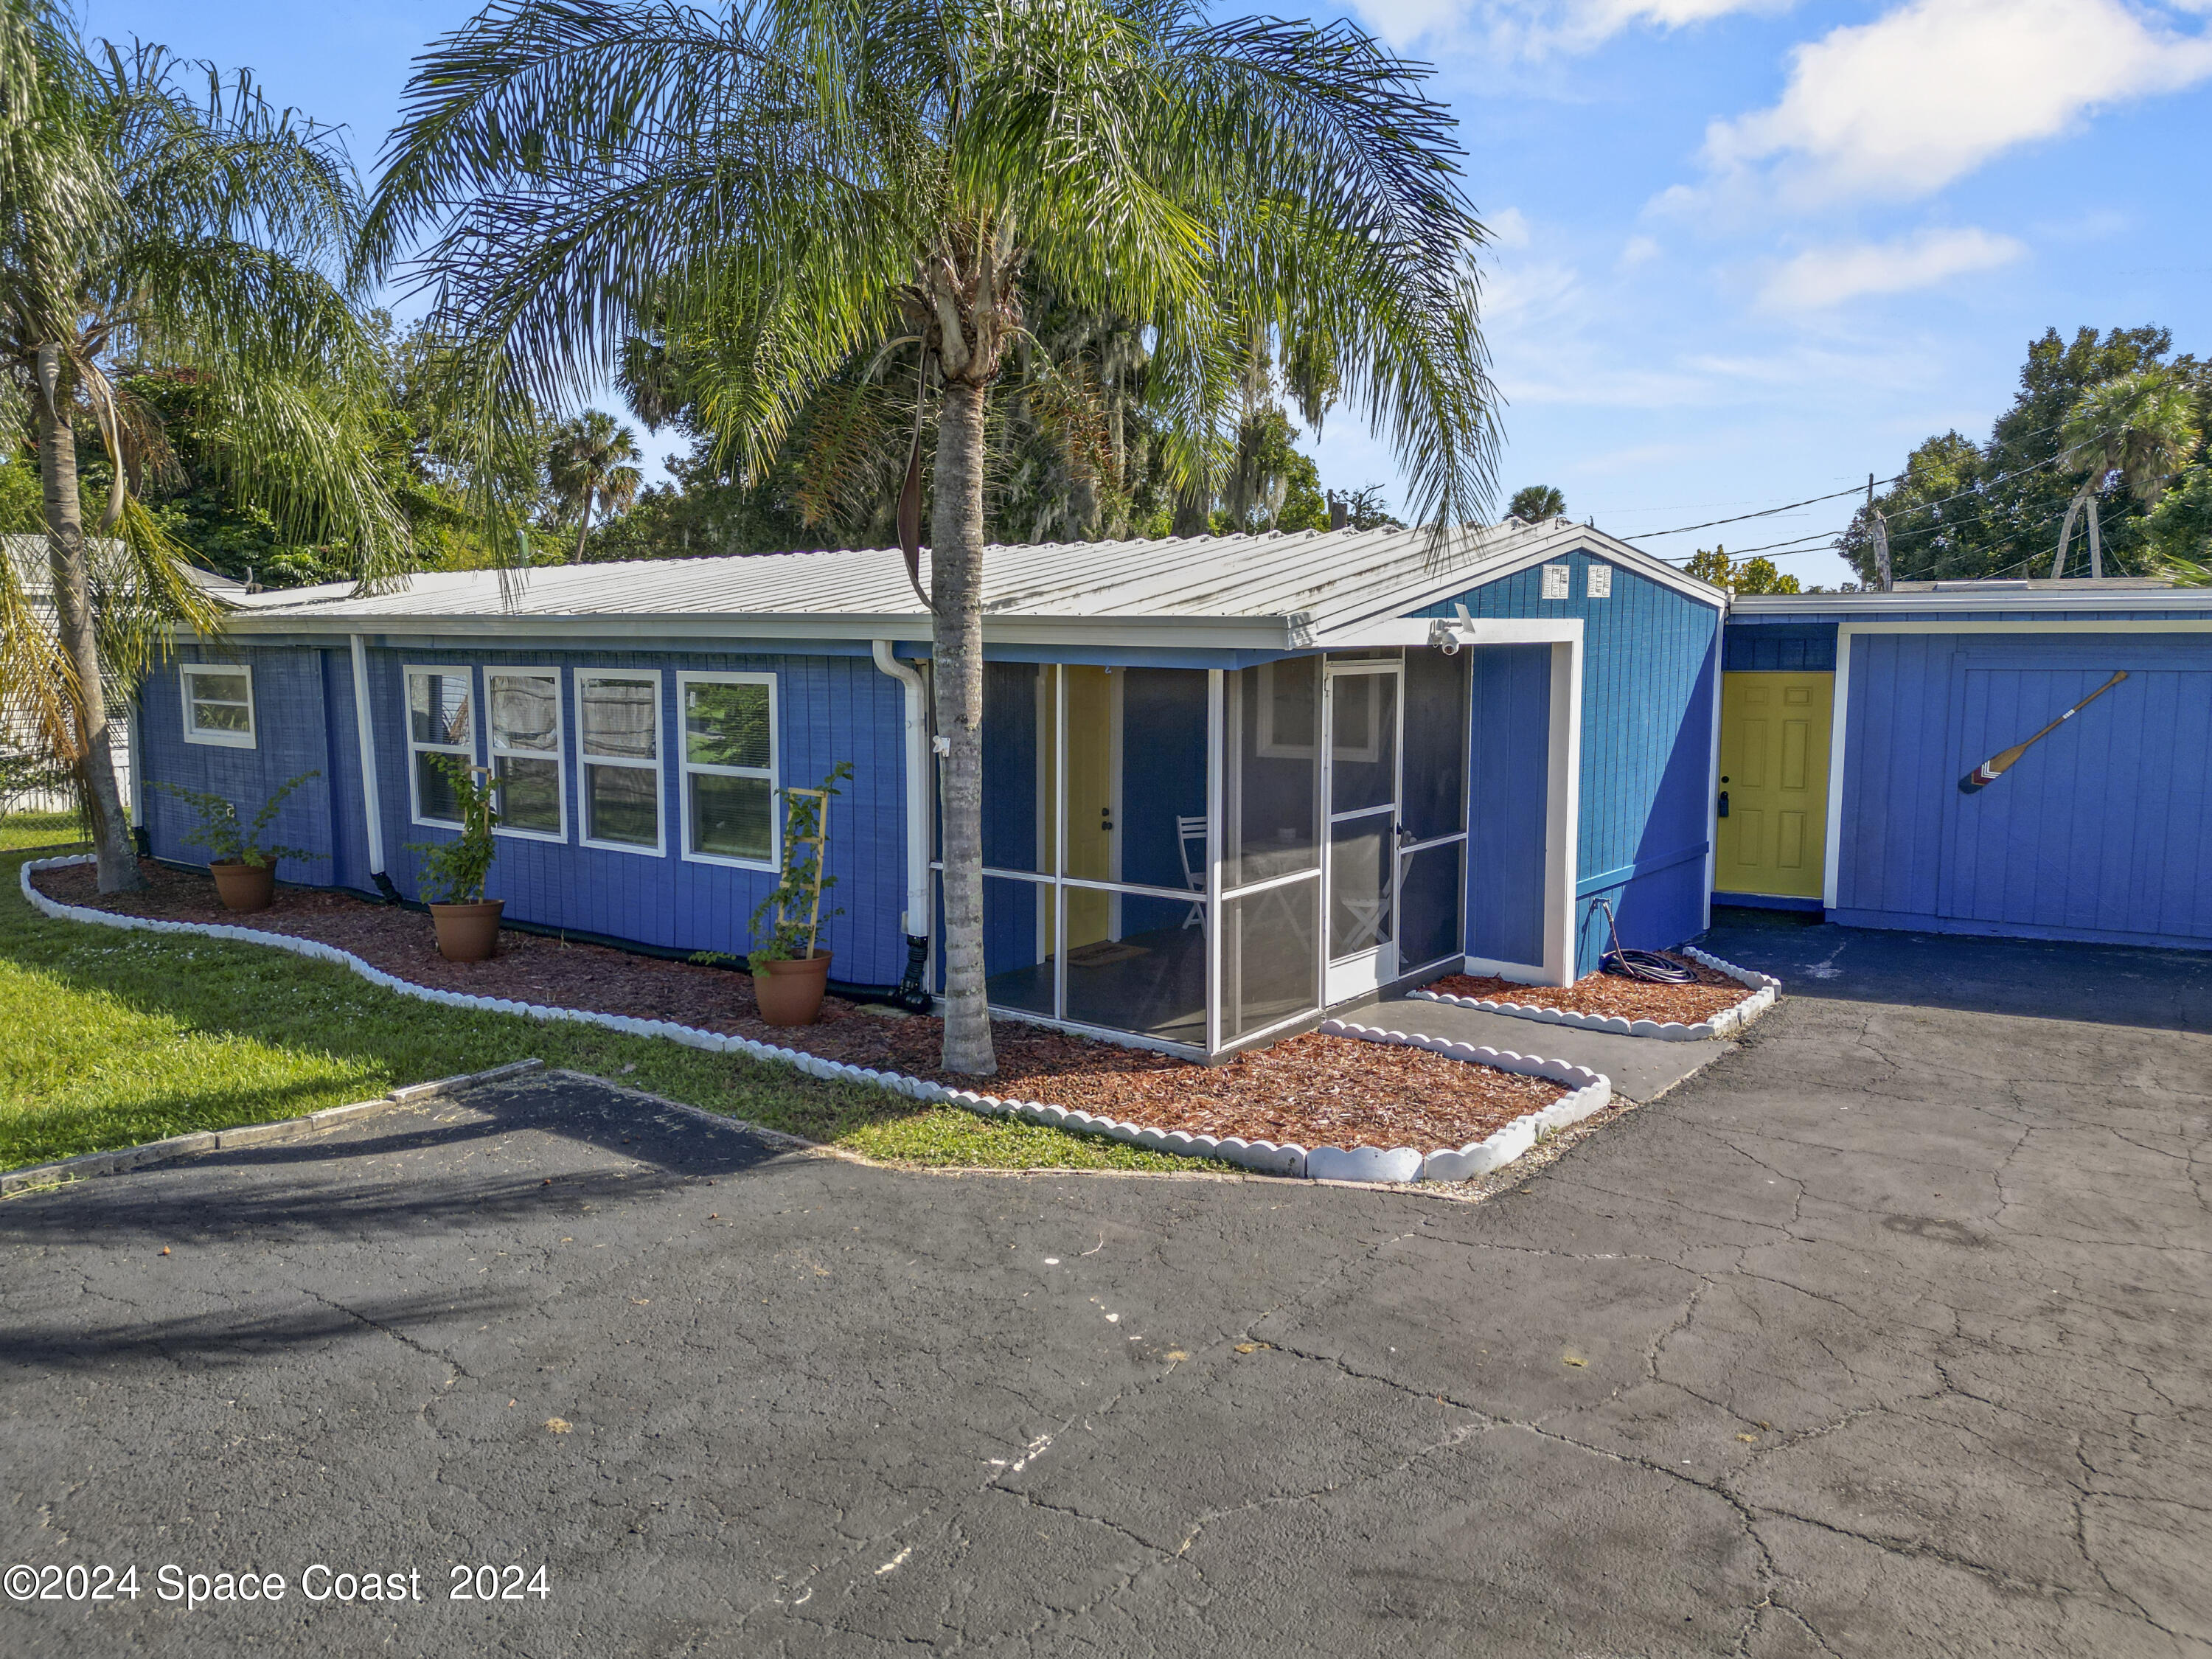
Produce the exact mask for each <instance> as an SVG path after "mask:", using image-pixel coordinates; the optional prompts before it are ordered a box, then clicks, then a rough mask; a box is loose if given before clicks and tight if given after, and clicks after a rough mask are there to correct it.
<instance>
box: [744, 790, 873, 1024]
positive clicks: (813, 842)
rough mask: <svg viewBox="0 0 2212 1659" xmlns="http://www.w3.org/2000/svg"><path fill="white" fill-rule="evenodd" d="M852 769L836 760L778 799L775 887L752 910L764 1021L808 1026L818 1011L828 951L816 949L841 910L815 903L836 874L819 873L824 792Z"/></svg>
mask: <svg viewBox="0 0 2212 1659" xmlns="http://www.w3.org/2000/svg"><path fill="white" fill-rule="evenodd" d="M852 775H853V766H852V763H851V762H849V761H841V762H840V763H838V764H837V766H836V769H834V770H833V771H832V772H831V773H830V774H829V776H828V777H826V778H824V779H823V780H822V787H820V788H819V789H786V790H784V791H783V792H782V793H783V799H784V825H783V865H782V869H781V872H779V878H778V879H777V882H776V884H775V889H774V890H772V891H771V892H770V893H769V896H767V897H766V898H764V899H763V900H762V901H761V903H760V908H758V909H757V910H755V911H754V912H753V920H752V933H753V948H752V950H751V951H750V964H749V965H750V967H751V969H752V974H753V1000H754V1001H755V1002H756V1003H757V1004H758V1005H759V1006H760V1015H761V1018H763V1019H764V1020H766V1021H767V1022H768V1023H769V1024H771V1025H811V1024H814V1022H815V1019H816V1018H817V1017H818V1016H819V1015H820V1014H821V1012H822V995H823V991H824V990H826V989H827V988H828V987H829V951H817V950H816V949H815V948H814V947H815V941H816V939H817V936H818V935H819V934H820V933H821V931H822V924H823V922H825V921H829V918H830V917H831V916H837V915H843V914H844V912H843V911H842V910H831V911H829V912H828V913H827V914H826V915H825V914H824V913H823V908H822V894H823V890H824V889H826V888H830V887H835V886H836V884H837V878H836V877H835V876H832V875H828V874H825V873H824V872H823V864H824V862H825V860H826V859H827V857H828V854H829V797H830V796H832V795H834V794H836V793H839V792H838V789H837V781H838V780H839V779H841V778H849V777H851V776H852Z"/></svg>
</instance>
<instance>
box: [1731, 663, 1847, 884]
mask: <svg viewBox="0 0 2212 1659" xmlns="http://www.w3.org/2000/svg"><path fill="white" fill-rule="evenodd" d="M1835 690H1836V677H1835V676H1834V675H1833V674H1760V673H1752V674H1723V675H1722V676H1721V778H1720V789H1721V797H1722V799H1723V801H1724V802H1725V804H1726V809H1725V810H1726V815H1725V816H1724V817H1722V818H1721V820H1720V839H1719V844H1718V846H1717V849H1716V851H1715V854H1714V859H1713V888H1714V890H1715V891H1717V892H1723V893H1765V894H1771V895H1773V896H1777V897H1784V898H1810V899H1817V898H1819V897H1820V893H1821V871H1822V866H1823V860H1824V859H1825V858H1826V853H1827V837H1828V721H1829V716H1830V713H1831V711H1832V708H1833V706H1834V702H1835Z"/></svg>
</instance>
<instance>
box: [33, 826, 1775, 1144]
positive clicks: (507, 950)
mask: <svg viewBox="0 0 2212 1659" xmlns="http://www.w3.org/2000/svg"><path fill="white" fill-rule="evenodd" d="M143 868H144V871H145V874H146V878H147V880H148V882H149V884H150V885H149V887H148V889H147V890H145V891H143V892H139V893H129V894H114V895H110V896H105V897H103V896H100V893H99V892H98V891H97V890H95V888H94V876H93V870H92V866H89V865H76V866H70V867H68V868H65V869H59V870H46V871H41V872H38V873H37V874H36V875H34V876H33V881H34V882H35V884H37V886H38V888H39V890H40V891H41V892H43V893H45V894H46V896H48V897H50V898H53V899H58V900H59V901H61V902H64V903H66V904H77V905H85V906H89V907H92V908H98V909H103V910H112V911H116V912H118V913H120V914H123V915H137V916H149V917H156V918H160V919H161V920H164V921H194V922H226V923H230V924H233V925H234V926H238V927H252V928H256V929H259V930H261V931H264V932H267V933H289V934H292V935H295V936H296V937H299V938H302V939H317V940H319V941H321V942H322V943H324V944H325V945H337V947H338V948H339V949H341V950H344V951H351V952H352V953H353V954H354V955H356V956H357V957H361V958H362V960H363V961H365V962H368V963H370V964H371V965H372V966H374V967H377V968H380V969H383V970H384V971H385V972H386V973H387V974H392V975H397V976H398V977H399V978H402V979H405V980H409V981H412V982H414V983H415V984H417V985H425V986H429V987H433V988H435V989H437V990H445V991H461V992H466V993H468V994H471V995H475V996H490V997H507V998H511V999H513V1000H517V1001H521V1002H534V1003H538V1004H541V1005H545V1006H556V1007H565V1008H589V1009H594V1010H597V1011H599V1012H605V1013H614V1014H628V1015H630V1016H632V1017H634V1018H642V1019H665V1020H672V1021H675V1022H677V1023H678V1024H684V1025H692V1026H697V1027H700V1028H702V1029H703V1030H710V1031H716V1032H721V1033H725V1034H729V1035H734V1036H745V1037H750V1038H752V1039H753V1040H754V1041H755V1042H771V1043H775V1044H777V1045H779V1046H781V1047H783V1048H798V1049H802V1050H804V1051H805V1052H806V1053H808V1054H816V1055H818V1056H820V1057H821V1058H822V1059H824V1060H842V1061H843V1062H844V1063H845V1064H847V1065H848V1066H868V1067H872V1068H873V1069H874V1070H877V1071H892V1072H903V1073H907V1074H908V1075H909V1076H914V1077H921V1078H927V1079H930V1080H931V1081H933V1082H935V1083H940V1084H944V1085H946V1086H948V1087H951V1088H963V1089H972V1090H974V1091H975V1092H977V1093H979V1094H989V1095H996V1096H998V1097H1001V1098H1003V1099H1017V1100H1033V1101H1038V1102H1042V1103H1046V1104H1050V1105H1055V1106H1063V1107H1066V1108H1069V1109H1079V1110H1082V1111H1086V1112H1091V1113H1096V1114H1102V1115H1106V1116H1109V1117H1115V1118H1120V1119H1122V1120H1124V1121H1128V1122H1132V1123H1137V1124H1142V1125H1145V1126H1147V1127H1154V1128H1160V1129H1181V1130H1183V1131H1185V1132H1187V1133H1190V1134H1194V1135H1196V1134H1206V1135H1214V1136H1226V1135H1241V1136H1243V1138H1244V1139H1247V1140H1272V1141H1274V1142H1277V1143H1278V1144H1285V1143H1289V1142H1296V1143H1297V1145H1299V1146H1306V1147H1313V1146H1347V1147H1348V1146H1363V1145H1364V1146H1385V1147H1388V1146H1413V1147H1415V1148H1418V1149H1419V1150H1420V1151H1423V1152H1434V1151H1437V1150H1439V1149H1442V1148H1455V1147H1459V1146H1466V1145H1468V1143H1469V1142H1471V1141H1476V1140H1480V1139H1485V1138H1486V1136H1488V1135H1491V1134H1492V1133H1495V1132H1496V1131H1498V1130H1499V1129H1502V1128H1504V1127H1505V1126H1506V1125H1507V1124H1509V1123H1510V1122H1512V1121H1514V1120H1515V1119H1516V1118H1519V1117H1524V1116H1526V1115H1528V1114H1529V1113H1531V1112H1535V1111H1541V1110H1542V1109H1544V1108H1545V1107H1547V1106H1548V1105H1550V1104H1551V1103H1553V1101H1555V1100H1558V1099H1559V1098H1560V1097H1563V1096H1564V1095H1565V1094H1566V1092H1567V1091H1566V1090H1565V1089H1564V1088H1562V1087H1560V1086H1559V1085H1558V1084H1556V1083H1552V1082H1548V1081H1547V1080H1546V1079H1541V1078H1531V1077H1522V1076H1521V1075H1519V1074H1518V1073H1512V1072H1501V1071H1498V1070H1497V1069H1496V1068H1494V1067H1492V1066H1481V1065H1476V1064H1474V1063H1472V1062H1470V1061H1467V1060H1453V1059H1450V1058H1448V1057H1447V1056H1445V1055H1443V1054H1431V1053H1430V1052H1428V1051H1427V1050H1425V1049H1419V1048H1388V1047H1383V1046H1381V1045H1378V1044H1376V1043H1370V1042H1359V1041H1358V1040H1356V1039H1354V1038H1350V1037H1334V1036H1320V1035H1319V1034H1317V1033H1310V1034H1308V1035H1305V1036H1294V1037H1289V1038H1286V1039H1285V1040H1283V1041H1281V1042H1276V1043H1274V1044H1273V1045H1271V1046H1269V1047H1267V1048H1261V1049H1258V1050H1255V1051H1253V1052H1250V1053H1247V1054H1240V1055H1238V1056H1237V1058H1236V1059H1234V1060H1230V1061H1229V1062H1227V1063H1226V1064H1224V1065H1220V1066H1201V1065H1195V1064H1194V1063H1192V1062H1190V1061H1188V1060H1178V1059H1176V1058H1175V1057H1174V1056H1173V1055H1170V1054H1156V1053H1154V1052H1152V1051H1151V1050H1149V1049H1142V1048H1122V1047H1121V1046H1120V1045H1119V1044H1117V1043H1110V1042H1097V1041H1094V1040H1092V1039H1091V1038H1088V1037H1080V1036H1073V1035H1071V1034H1069V1033H1066V1032H1064V1031H1054V1030H1047V1029H1046V1028H1044V1027H1042V1026H1037V1025H1030V1024H1024V1023H1023V1022H1020V1021H1014V1020H994V1021H993V1022H992V1024H991V1040H992V1042H993V1045H994V1048H995V1049H996V1051H997V1054H998V1060H999V1071H998V1075H997V1076H995V1077H992V1078H975V1077H969V1076H966V1075H963V1074H959V1073H949V1072H945V1071H942V1070H940V1069H939V1066H938V1065H937V1054H938V1046H939V1040H940V1030H941V1025H940V1022H939V1021H938V1020H937V1019H935V1018H925V1017H921V1016H911V1015H897V1014H887V1012H886V1011H884V1010H882V1009H873V1010H871V1009H866V1008H863V1007H861V1006H857V1005H855V1004H854V1003H850V1002H847V1001H844V1000H842V999H840V998H836V997H830V998H828V999H826V1000H824V1001H823V1005H822V1016H821V1018H820V1020H819V1021H818V1022H817V1024H813V1025H808V1026H798V1027H793V1026H777V1025H770V1024H767V1023H766V1022H765V1021H763V1019H762V1018H760V1015H759V1012H758V1010H757V1008H756V1006H755V1005H754V1003H753V996H752V980H751V977H750V975H745V974H743V973H738V972H735V971H732V970H731V969H725V968H712V967H706V966H702V965H700V964H698V963H689V962H672V961H667V960H664V959H662V958H659V957H646V956H636V955H633V954H631V953H630V952H629V951H621V950H616V949H613V948H611V947H610V946H606V945H579V944H571V943H568V942H567V941H564V940H562V939H548V938H545V937H544V936H542V935H539V934H536V933H517V932H514V931H513V930H512V929H508V930H507V931H505V932H502V933H501V934H500V948H499V954H498V955H497V956H495V957H493V958H492V959H491V960H490V961H489V962H480V963H457V962H448V961H447V960H446V959H445V957H441V956H440V955H439V954H438V950H437V946H436V945H435V942H434V940H433V939H432V937H431V932H430V919H429V918H428V916H427V915H423V914H422V912H420V911H418V910H409V909H404V908H400V907H398V906H394V905H382V904H373V903H370V902H367V901H365V900H362V899H358V898H355V897H353V896H350V895H349V894H344V893H334V892H330V891H326V890H322V889H319V888H310V887H292V886H286V885H282V884H280V885H279V886H278V887H277V889H276V901H275V902H274V903H272V904H271V905H270V908H268V909H266V910H261V911H257V912H253V913H251V914H246V915H241V914H240V913H238V912H235V911H231V910H226V909H225V908H223V907H222V902H221V901H220V900H219V899H217V898H216V892H215V884H214V882H213V881H212V880H211V879H210V878H208V877H207V876H204V875H202V874H199V873H197V872H185V871H179V870H173V869H170V868H168V867H167V866H163V865H159V864H156V863H155V862H154V861H153V860H150V859H149V860H146V861H145V862H144V865H143ZM1731 982H1732V981H1731ZM1527 988H1528V987H1516V989H1522V990H1525V989H1527ZM1736 988H1737V990H1738V992H1739V993H1741V991H1742V989H1743V987H1741V986H1738V987H1736ZM886 1109H887V1110H892V1109H897V1108H896V1107H892V1106H890V1105H889V1104H887V1106H886Z"/></svg>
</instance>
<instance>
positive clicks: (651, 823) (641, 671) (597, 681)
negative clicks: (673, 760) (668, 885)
mask: <svg viewBox="0 0 2212 1659" xmlns="http://www.w3.org/2000/svg"><path fill="white" fill-rule="evenodd" d="M576 763H577V765H578V767H579V768H580V774H579V778H580V785H579V787H578V790H577V795H578V810H579V811H580V812H581V813H582V815H583V820H584V835H583V842H584V845H585V846H586V847H605V848H612V849H613V850H615V851H617V852H624V853H652V854H659V852H660V851H661V850H662V847H663V842H662V840H661V835H660V671H659V670H658V669H653V668H635V669H622V670H615V669H609V670H605V671H586V670H584V669H578V670H577V671H576Z"/></svg>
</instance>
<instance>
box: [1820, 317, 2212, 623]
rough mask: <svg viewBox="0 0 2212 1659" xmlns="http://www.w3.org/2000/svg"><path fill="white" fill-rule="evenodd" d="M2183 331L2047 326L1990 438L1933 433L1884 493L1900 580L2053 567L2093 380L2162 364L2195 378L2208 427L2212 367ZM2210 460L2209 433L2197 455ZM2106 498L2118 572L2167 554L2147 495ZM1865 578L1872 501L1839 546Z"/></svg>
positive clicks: (1869, 568)
mask: <svg viewBox="0 0 2212 1659" xmlns="http://www.w3.org/2000/svg"><path fill="white" fill-rule="evenodd" d="M2172 346H2173V337H2172V334H2171V332H2169V331H2167V330H2166V329H2163V328H2155V327H2143V328H2114V329H2109V330H2106V331H2101V332H2100V331H2098V330H2096V329H2093V328H2084V329H2081V330H2079V331H2076V332H2075V335H2074V336H2073V337H2072V338H2071V339H2067V338H2064V337H2061V336H2060V334H2059V332H2058V331H2057V330H2056V329H2050V330H2046V331H2045V333H2044V335H2043V337H2041V338H2040V339H2039V340H2036V341H2034V342H2033V343H2031V344H2030V345H2029V347H2028V349H2027V362H2025V363H2024V364H2022V366H2021V374H2020V389H2019V392H2018V393H2017V394H2016V395H2015V398H2014V399H2013V403H2012V406H2011V407H2010V408H2009V409H2008V410H2005V412H2004V413H2003V414H2002V415H2001V416H1998V417H1997V419H1996V422H1995V423H1994V424H1993V426H1992V427H1991V428H1990V435H1989V438H1988V440H1987V441H1985V442H1982V443H1977V442H1975V441H1973V440H1972V438H1969V437H1967V436H1966V435H1964V434H1961V433H1959V432H1947V433H1943V434H1941V435H1937V436H1936V437H1931V438H1929V440H1928V441H1926V442H1924V443H1923V444H1922V445H1921V446H1920V447H1918V448H1917V449H1915V450H1914V451H1913V452H1912V453H1911V455H1909V456H1908V457H1906V459H1905V468H1904V471H1902V472H1901V473H1900V474H1899V476H1898V477H1897V478H1896V480H1895V481H1893V483H1891V484H1890V486H1889V487H1888V488H1887V489H1885V490H1883V491H1881V493H1879V494H1878V495H1876V496H1875V501H1874V503H1873V508H1872V510H1874V511H1879V512H1880V513H1881V514H1882V517H1883V519H1884V520H1885V521H1886V522H1887V526H1888V530H1889V540H1890V548H1891V552H1892V556H1893V557H1892V563H1893V568H1894V569H1895V572H1896V574H1897V577H1898V579H1899V580H1931V579H1933V580H1973V579H1976V578H1980V577H1990V576H2007V575H2012V576H2017V575H2023V574H2027V572H2028V571H2029V570H2031V569H2047V568H2049V565H2050V562H2051V554H2052V550H2053V548H2054V547H2055V546H2056V545H2057V538H2058V531H2059V526H2061V525H2062V524H2063V522H2064V520H2065V518H2066V512H2067V507H2068V506H2069V503H2070V502H2071V501H2072V500H2073V498H2074V495H2075V491H2076V489H2077V488H2078V485H2079V483H2080V480H2079V479H2078V477H2075V474H2074V473H2072V472H2071V471H2069V470H2068V468H2067V465H2066V461H2067V441H2066V439H2065V437H2064V435H2063V434H2064V429H2065V426H2066V421H2067V417H2068V416H2069V414H2070V413H2071V412H2072V410H2074V408H2075V405H2076V404H2079V403H2080V402H2081V399H2082V398H2083V397H2084V396H2085V395H2086V394H2087V392H2088V391H2089V390H2090V388H2091V387H2093V386H2100V385H2102V384H2104V383H2105V382H2106V381H2109V380H2115V379H2118V378H2119V377H2121V376H2124V375H2130V374H2140V373H2142V372H2143V371H2145V370H2147V369H2152V368H2158V367H2159V366H2160V365H2161V364H2164V365H2166V367H2167V368H2170V369H2171V370H2172V372H2173V373H2174V374H2176V375H2178V376H2179V378H2180V380H2182V381H2183V383H2184V384H2185V385H2186V386H2188V387H2189V388H2190V395H2191V398H2193V400H2194V402H2195V404H2196V409H2197V413H2196V416H2195V420H2196V424H2197V428H2198V429H2199V432H2200V434H2201V433H2202V432H2203V429H2204V428H2205V427H2206V425H2207V423H2208V416H2212V371H2208V369H2207V368H2206V366H2204V365H2203V364H2200V363H2199V362H2197V359H2196V358H2195V357H2193V356H2178V357H2169V354H2170V353H2171V352H2172ZM2204 459H2206V453H2205V441H2204V440H2203V438H2202V437H2201V436H2200V438H2199V441H2198V447H2197V462H2198V464H2200V465H2201V464H2202V463H2203V461H2204ZM2106 496H2107V498H2106V499H2100V501H2099V510H2100V514H2101V515H2102V520H2103V524H2102V528H2103V542H2104V552H2105V556H2106V559H2107V561H2109V562H2110V563H2111V564H2112V568H2114V569H2115V570H2117V571H2142V570H2147V569H2149V568H2152V567H2153V566H2154V565H2155V564H2156V563H2157V562H2158V557H2159V554H2158V550H2157V548H2156V547H2155V545H2154V535H2153V532H2151V531H2150V529H2149V526H2148V525H2147V523H2146V522H2145V520H2146V518H2147V507H2148V503H2146V502H2143V501H2139V500H2137V499H2136V498H2135V497H2133V496H2132V495H2128V494H2127V493H2125V492H2124V491H2121V492H2114V491H2112V490H2110V489H2107V491H2106ZM1836 550H1837V551H1838V552H1839V553H1841V554H1842V555H1843V556H1844V558H1845V559H1847V560H1849V561H1850V563H1851V565H1852V566H1853V568H1856V569H1857V572H1858V574H1859V575H1860V577H1861V579H1862V580H1867V581H1869V582H1872V581H1873V580H1875V575H1876V570H1875V538H1874V521H1873V520H1872V518H1871V517H1870V516H1869V508H1866V507H1862V508H1860V509H1859V511H1858V513H1857V514H1856V515H1855V516H1854V517H1853V519H1852V520H1851V524H1850V527H1849V528H1848V529H1847V530H1845V531H1844V534H1843V536H1842V537H1841V538H1839V539H1838V542H1837V544H1836Z"/></svg>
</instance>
